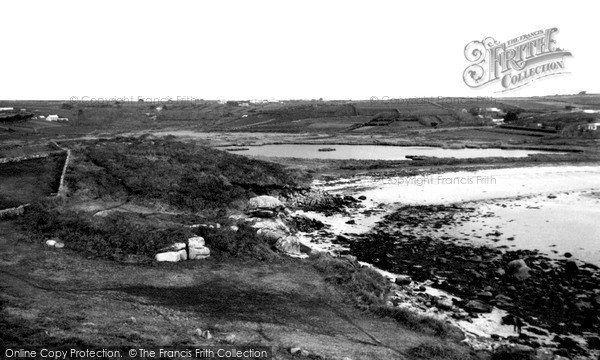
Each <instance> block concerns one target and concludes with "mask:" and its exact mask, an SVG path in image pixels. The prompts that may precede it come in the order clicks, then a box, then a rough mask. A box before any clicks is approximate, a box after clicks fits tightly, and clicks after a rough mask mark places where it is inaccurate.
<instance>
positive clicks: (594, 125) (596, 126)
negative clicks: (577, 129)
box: [586, 122, 600, 131]
mask: <svg viewBox="0 0 600 360" xmlns="http://www.w3.org/2000/svg"><path fill="white" fill-rule="evenodd" d="M586 128H587V130H590V131H598V129H599V128H600V122H597V123H589V124H586Z"/></svg>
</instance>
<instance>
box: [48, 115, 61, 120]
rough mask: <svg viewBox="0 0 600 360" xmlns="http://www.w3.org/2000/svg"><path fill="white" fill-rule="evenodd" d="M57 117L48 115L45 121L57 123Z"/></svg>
mask: <svg viewBox="0 0 600 360" xmlns="http://www.w3.org/2000/svg"><path fill="white" fill-rule="evenodd" d="M58 119H59V117H58V115H48V116H47V117H46V121H58Z"/></svg>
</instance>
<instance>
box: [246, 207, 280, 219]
mask: <svg viewBox="0 0 600 360" xmlns="http://www.w3.org/2000/svg"><path fill="white" fill-rule="evenodd" d="M250 214H251V215H252V216H254V217H258V218H265V219H269V218H276V217H277V212H275V211H272V210H261V209H259V210H253V211H252V212H250Z"/></svg>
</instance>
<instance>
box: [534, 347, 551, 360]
mask: <svg viewBox="0 0 600 360" xmlns="http://www.w3.org/2000/svg"><path fill="white" fill-rule="evenodd" d="M553 356H554V354H553V353H552V350H550V349H544V348H542V349H537V350H536V352H535V359H536V360H552V358H553Z"/></svg>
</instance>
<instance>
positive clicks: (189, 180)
mask: <svg viewBox="0 0 600 360" xmlns="http://www.w3.org/2000/svg"><path fill="white" fill-rule="evenodd" d="M75 149H76V151H75V153H74V154H75V158H76V160H75V163H74V165H73V167H72V171H70V172H69V173H68V176H67V179H66V180H67V183H68V186H69V188H70V189H71V191H72V194H73V196H86V197H88V198H92V199H97V198H103V199H111V200H127V201H136V202H141V203H151V204H157V203H160V204H163V205H166V206H168V207H170V208H174V209H179V210H182V211H192V212H202V211H205V210H212V209H221V208H228V207H240V206H242V205H243V204H245V201H246V200H247V199H248V198H250V197H252V196H256V195H264V194H268V193H271V192H277V191H285V190H286V189H290V188H293V187H298V186H302V185H303V184H307V183H308V180H309V178H308V177H307V175H306V174H299V173H292V172H290V171H287V170H286V169H285V168H284V167H283V166H281V165H277V164H272V163H267V162H263V161H259V160H253V159H248V158H247V157H243V156H239V155H234V154H229V153H227V152H224V151H220V150H215V149H213V148H209V147H204V146H198V145H195V144H187V143H181V142H175V141H168V140H153V141H150V140H144V139H134V138H119V139H116V140H110V141H103V140H98V141H92V142H82V143H78V144H76V145H75Z"/></svg>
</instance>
